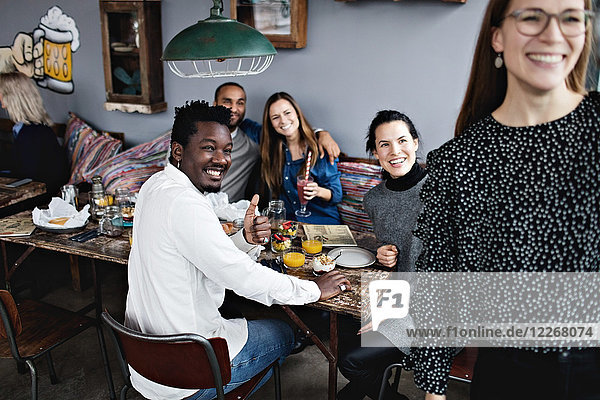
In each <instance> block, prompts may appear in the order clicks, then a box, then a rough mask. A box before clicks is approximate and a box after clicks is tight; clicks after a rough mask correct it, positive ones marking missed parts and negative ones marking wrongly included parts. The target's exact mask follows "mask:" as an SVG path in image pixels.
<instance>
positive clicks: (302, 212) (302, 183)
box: [296, 176, 314, 218]
mask: <svg viewBox="0 0 600 400" xmlns="http://www.w3.org/2000/svg"><path fill="white" fill-rule="evenodd" d="M311 182H314V179H313V177H312V176H309V177H308V179H304V177H303V176H299V177H298V178H297V180H296V187H297V188H298V197H299V198H300V209H299V210H296V216H297V217H302V218H306V217H310V211H308V210H307V209H306V205H307V204H308V200H306V199H305V198H304V188H305V187H306V185H307V184H308V183H311Z"/></svg>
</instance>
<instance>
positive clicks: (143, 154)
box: [84, 131, 171, 193]
mask: <svg viewBox="0 0 600 400" xmlns="http://www.w3.org/2000/svg"><path fill="white" fill-rule="evenodd" d="M170 142H171V132H170V131H169V132H167V133H165V134H163V135H161V136H159V137H157V138H156V139H154V140H153V141H151V142H148V143H142V144H140V145H138V146H135V147H132V148H131V149H129V150H126V151H124V152H122V153H120V154H117V155H116V156H114V157H112V158H110V159H108V160H106V161H105V162H104V163H102V164H101V165H98V166H97V167H96V168H95V169H94V170H92V171H89V172H88V173H86V174H85V176H84V177H85V178H86V180H90V179H91V178H92V176H94V175H100V176H101V177H102V183H103V184H104V188H105V189H106V191H107V192H109V193H114V191H115V190H116V189H117V188H125V189H128V190H129V191H130V192H132V193H133V192H138V191H139V190H140V187H141V186H142V185H143V184H144V182H146V180H147V179H148V178H150V176H152V175H153V174H154V173H156V172H158V171H162V170H163V169H164V168H165V165H167V154H168V151H169V144H170Z"/></svg>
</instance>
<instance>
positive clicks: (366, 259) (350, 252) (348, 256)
mask: <svg viewBox="0 0 600 400" xmlns="http://www.w3.org/2000/svg"><path fill="white" fill-rule="evenodd" d="M340 253H341V254H342V255H341V256H340V257H339V258H338V259H336V260H335V262H336V263H337V265H339V266H340V267H346V268H362V267H368V266H369V265H372V264H373V263H374V262H375V256H374V255H373V253H371V252H370V251H369V250H366V249H361V248H360V247H338V248H335V249H333V250H331V251H330V252H329V253H327V255H328V256H329V257H331V258H336V257H337V256H338V255H340Z"/></svg>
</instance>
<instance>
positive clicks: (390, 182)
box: [385, 162, 427, 192]
mask: <svg viewBox="0 0 600 400" xmlns="http://www.w3.org/2000/svg"><path fill="white" fill-rule="evenodd" d="M386 175H387V179H386V181H385V187H386V188H388V189H389V190H391V191H394V192H402V191H405V190H408V189H410V188H412V187H413V186H415V185H416V184H417V183H419V182H420V181H421V179H423V178H424V177H425V175H427V171H425V169H423V167H421V166H420V165H419V163H417V162H415V163H414V165H413V166H412V168H411V169H410V171H408V173H407V174H406V175H404V176H400V177H398V178H392V177H391V176H389V174H386Z"/></svg>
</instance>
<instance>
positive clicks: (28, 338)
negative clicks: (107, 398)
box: [0, 290, 112, 400]
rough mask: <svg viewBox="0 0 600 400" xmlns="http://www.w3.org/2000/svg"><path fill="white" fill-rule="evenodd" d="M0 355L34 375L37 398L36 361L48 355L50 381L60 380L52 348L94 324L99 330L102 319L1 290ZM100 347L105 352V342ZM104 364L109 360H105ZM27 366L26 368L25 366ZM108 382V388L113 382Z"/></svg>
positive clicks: (33, 387)
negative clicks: (13, 360)
mask: <svg viewBox="0 0 600 400" xmlns="http://www.w3.org/2000/svg"><path fill="white" fill-rule="evenodd" d="M0 317H1V320H2V324H0V358H14V359H15V360H16V362H17V369H18V370H19V372H21V373H24V372H26V371H27V367H28V368H29V372H30V374H31V398H32V399H33V400H35V399H37V396H38V384H37V379H38V376H37V370H36V367H35V364H34V361H35V360H36V359H37V358H40V357H42V356H45V358H46V361H47V362H48V370H49V373H50V382H51V383H52V384H55V383H57V382H58V378H57V377H56V372H55V371H54V364H53V362H52V355H51V354H50V352H51V350H52V349H54V348H55V347H56V346H58V345H60V344H62V343H64V342H66V341H67V340H69V339H71V338H72V337H74V336H76V335H78V334H80V333H81V332H83V331H85V330H86V329H87V328H89V327H91V326H96V328H97V329H98V330H100V324H99V322H96V320H94V319H93V318H89V317H86V316H83V315H79V314H77V313H74V312H72V311H68V310H65V309H63V308H60V307H55V306H52V305H49V304H45V303H41V302H38V301H34V300H23V301H21V302H19V304H16V303H15V300H14V299H13V297H12V295H11V294H10V292H8V291H6V290H0ZM100 347H101V349H102V350H103V354H106V349H104V348H103V343H102V341H101V342H100ZM104 362H105V363H107V362H108V360H106V359H105V360H104ZM26 366H27V367H26ZM111 384H112V382H111V383H109V388H110V385H111Z"/></svg>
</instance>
